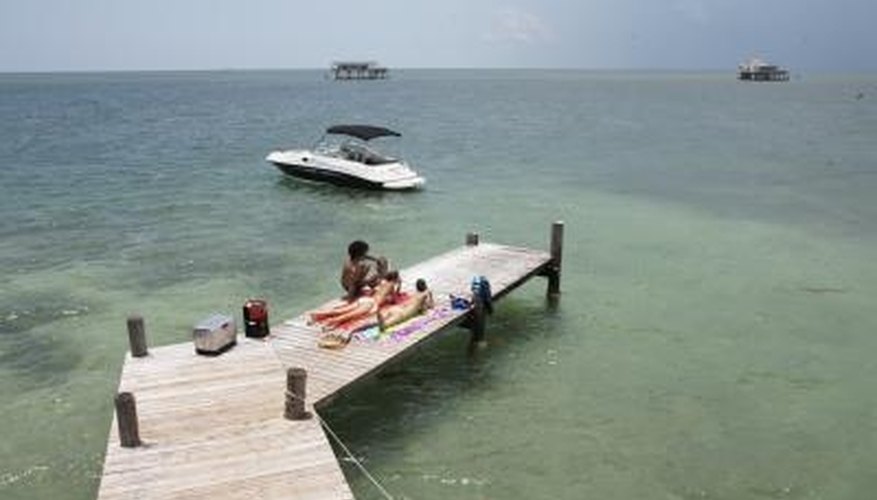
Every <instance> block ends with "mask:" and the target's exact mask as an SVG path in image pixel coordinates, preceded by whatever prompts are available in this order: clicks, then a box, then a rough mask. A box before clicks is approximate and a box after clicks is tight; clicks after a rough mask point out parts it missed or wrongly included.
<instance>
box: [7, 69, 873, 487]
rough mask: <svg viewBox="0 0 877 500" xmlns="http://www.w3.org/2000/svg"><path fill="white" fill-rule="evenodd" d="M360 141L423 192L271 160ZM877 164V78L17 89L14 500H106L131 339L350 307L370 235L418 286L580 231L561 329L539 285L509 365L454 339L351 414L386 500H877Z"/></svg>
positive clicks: (525, 295)
mask: <svg viewBox="0 0 877 500" xmlns="http://www.w3.org/2000/svg"><path fill="white" fill-rule="evenodd" d="M340 122H366V123H377V124H384V125H387V126H389V127H391V128H395V129H398V130H400V131H401V132H402V133H403V136H404V137H403V138H402V140H401V141H395V142H394V141H388V143H387V144H388V145H389V146H391V147H390V149H391V150H392V149H393V147H394V146H395V147H396V151H397V152H400V153H402V154H403V155H404V156H405V157H406V158H408V159H409V160H410V162H411V163H413V164H414V165H415V166H416V167H417V169H418V170H419V171H420V172H421V173H422V174H424V175H425V176H426V177H427V179H428V185H427V189H426V190H424V191H423V192H419V193H383V194H382V193H368V192H357V191H351V190H346V189H341V188H335V187H330V186H320V185H313V184H305V183H300V182H297V181H294V180H289V179H284V178H283V177H282V176H281V174H280V173H279V172H278V171H277V170H275V169H274V168H273V167H271V166H270V165H268V164H266V163H264V162H263V158H264V156H265V154H266V153H267V152H268V151H270V150H272V149H274V148H277V147H284V146H293V145H299V144H302V143H304V144H305V145H307V144H310V143H311V142H312V141H314V140H315V139H317V138H318V136H319V135H320V130H321V129H322V128H324V127H325V126H327V125H329V124H333V123H340ZM874 137H877V77H871V76H808V77H805V78H803V79H800V80H798V81H793V82H790V83H788V84H776V85H774V84H768V85H758V84H743V83H738V82H736V81H734V80H733V78H732V75H724V74H672V73H671V74H662V73H600V72H577V71H405V72H403V71H399V72H396V73H394V78H393V79H391V80H388V81H382V82H356V83H353V82H346V83H336V82H330V81H326V80H325V79H324V78H323V75H322V73H320V72H317V71H289V72H286V71H276V72H215V73H142V74H138V73H118V74H63V75H61V74H57V75H0V269H2V272H0V401H2V403H0V421H2V422H3V439H2V440H0V497H2V498H4V499H5V498H74V499H79V498H91V497H93V496H94V494H95V492H96V489H97V486H98V483H99V474H100V470H101V465H102V461H103V452H104V447H105V441H106V436H107V431H108V429H109V426H110V419H111V416H112V409H111V398H112V395H113V392H114V390H115V386H116V384H117V381H118V375H119V370H120V367H121V361H122V358H123V355H124V352H125V350H126V348H127V340H126V334H125V317H126V315H127V314H129V313H131V312H139V313H141V314H143V315H144V316H145V318H146V321H147V328H148V330H149V334H150V338H151V342H152V343H154V344H166V343H175V342H183V341H187V340H188V338H189V332H190V328H191V325H192V324H193V323H194V322H195V321H197V320H198V319H200V318H202V317H204V316H206V315H207V314H209V313H211V312H213V311H216V310H225V311H229V312H235V311H238V310H239V308H240V305H241V304H242V303H243V301H244V300H245V299H246V298H247V297H250V296H265V297H267V298H268V300H269V302H270V305H271V315H272V319H274V320H275V321H279V320H280V319H282V318H287V317H291V316H293V315H295V314H297V313H298V312H300V311H301V310H303V309H306V308H309V307H313V306H315V305H317V304H319V303H321V302H322V301H323V300H324V299H325V298H326V297H329V296H332V295H334V294H336V293H337V292H338V290H337V286H338V285H337V270H338V266H339V264H340V261H341V259H342V257H343V251H344V248H345V246H346V244H347V242H349V241H350V240H352V239H355V238H365V239H367V240H369V241H370V242H371V243H372V245H373V247H374V248H375V250H376V251H378V252H380V253H384V254H386V255H389V256H390V257H391V259H392V260H393V262H394V263H395V264H397V265H398V266H400V267H405V266H407V265H410V264H413V263H416V262H418V261H420V260H423V259H425V258H427V257H429V256H432V255H433V254H436V253H440V252H442V251H445V250H447V249H450V248H453V247H455V246H457V245H459V244H461V243H462V241H463V239H464V235H465V233H466V232H468V231H478V232H479V233H480V234H481V237H482V239H483V240H489V241H497V242H503V243H509V244H518V245H524V246H533V247H546V246H547V242H548V236H549V226H550V223H551V222H552V221H554V220H563V221H565V223H566V242H565V248H564V264H565V268H564V274H563V281H562V288H563V292H564V294H563V297H562V299H561V302H560V304H559V306H558V307H557V308H556V309H552V308H549V307H547V306H546V304H545V301H544V292H545V284H544V282H542V281H541V280H534V281H532V282H531V283H529V284H527V285H526V286H524V287H523V288H521V289H519V290H518V291H516V292H515V293H513V294H511V295H510V296H508V297H507V298H506V299H504V300H503V301H502V302H501V303H500V304H499V305H498V308H497V311H496V313H495V314H494V316H492V317H491V319H490V324H489V328H488V338H489V341H490V347H489V348H488V349H487V350H485V351H482V352H480V353H478V354H477V355H476V356H474V357H467V356H466V354H465V347H466V342H467V337H466V334H465V332H464V331H462V330H459V331H457V332H452V333H451V334H449V335H447V336H445V337H443V338H441V339H439V340H437V341H435V342H433V343H431V344H430V345H429V346H428V348H426V349H422V350H420V351H419V352H418V353H416V354H415V355H414V356H412V357H410V358H408V359H406V360H405V361H404V362H402V363H400V364H398V365H396V366H394V367H392V369H391V370H389V371H388V372H387V373H385V374H383V375H382V376H380V377H378V378H376V379H374V380H372V381H369V382H367V383H364V384H362V385H360V386H359V387H358V388H357V389H356V390H355V391H353V392H351V393H350V394H348V395H346V396H345V397H343V398H342V399H340V400H338V401H337V402H336V404H334V405H333V406H332V407H331V408H329V409H328V411H327V412H326V418H327V419H328V421H329V423H330V424H331V425H332V426H333V428H335V429H336V431H337V432H338V433H339V434H340V435H341V436H342V438H343V439H344V440H345V442H346V443H347V444H348V446H349V447H350V448H351V449H352V450H353V451H354V453H355V454H356V456H357V457H359V458H360V459H362V460H363V461H364V464H365V465H366V467H367V468H368V469H369V470H370V471H371V472H372V473H373V474H375V475H376V476H377V477H379V478H380V479H381V481H382V483H383V484H384V485H385V487H386V488H387V489H388V490H389V491H390V492H391V493H393V494H394V495H395V496H398V497H400V498H418V499H419V498H528V499H529V498H571V499H573V498H601V499H613V498H617V499H630V498H649V499H652V498H654V499H701V498H712V499H762V498H768V499H773V498H832V499H835V498H850V499H858V498H871V497H872V495H873V491H874V490H875V489H877V479H875V476H874V475H873V471H874V470H875V469H877V458H875V457H877V453H875V451H877V426H875V425H877V424H875V422H877V395H875V394H877V393H875V391H874V390H873V389H872V387H871V384H872V381H873V380H874V379H875V377H877V363H875V361H874V356H873V353H874V351H875V349H877V337H875V336H874V332H875V331H877V312H874V308H873V304H874V302H875V298H877V264H875V258H874V257H875V255H877V204H875V203H874V201H873V193H874V192H875V190H877V148H875V146H874V145H873V138H874ZM344 469H345V473H346V474H347V477H348V480H349V481H350V482H351V484H352V487H353V489H354V492H355V493H356V495H357V497H358V498H380V494H379V492H378V491H377V490H376V489H375V488H373V487H372V486H371V485H370V484H369V483H368V482H367V480H366V479H365V478H364V477H363V475H362V474H360V473H359V472H358V471H357V470H356V469H355V468H353V467H352V466H351V465H350V464H349V463H347V462H345V463H344Z"/></svg>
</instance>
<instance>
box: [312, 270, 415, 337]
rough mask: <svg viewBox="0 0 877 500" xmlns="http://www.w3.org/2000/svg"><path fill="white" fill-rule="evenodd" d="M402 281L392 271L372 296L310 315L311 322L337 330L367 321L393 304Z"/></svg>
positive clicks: (363, 296)
mask: <svg viewBox="0 0 877 500" xmlns="http://www.w3.org/2000/svg"><path fill="white" fill-rule="evenodd" d="M401 285H402V281H401V279H400V278H399V273H398V272H397V271H390V272H388V273H387V274H386V276H384V278H383V279H381V281H380V283H378V284H377V286H375V288H374V293H372V294H371V295H362V296H360V297H359V298H357V299H356V300H354V301H353V302H349V303H346V304H341V305H339V306H335V307H331V308H329V309H324V310H321V311H314V312H312V313H310V315H309V316H310V320H311V321H312V322H314V323H320V324H321V325H323V327H324V328H326V329H335V328H338V327H340V326H341V325H344V324H345V323H349V322H352V321H354V320H360V319H367V318H368V316H370V315H372V314H375V313H377V311H378V308H380V307H381V306H383V305H385V304H388V303H391V302H393V301H394V300H395V299H396V296H397V295H398V294H399V289H400V287H401Z"/></svg>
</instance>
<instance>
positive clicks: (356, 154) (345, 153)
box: [314, 138, 398, 165]
mask: <svg viewBox="0 0 877 500" xmlns="http://www.w3.org/2000/svg"><path fill="white" fill-rule="evenodd" d="M314 149H315V151H316V152H318V153H321V154H324V155H327V156H334V157H336V158H341V159H344V160H348V161H355V162H357V163H362V164H363V165H384V164H387V163H393V162H396V161H398V160H397V159H396V158H393V157H390V156H386V155H384V154H382V153H379V152H377V151H375V150H374V149H372V148H370V147H368V146H366V145H365V144H363V143H361V142H357V141H352V140H345V141H341V142H340V143H339V142H335V141H331V140H326V138H324V139H323V140H321V141H320V142H318V143H317V145H316V146H315V148H314Z"/></svg>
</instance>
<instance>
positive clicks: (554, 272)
mask: <svg viewBox="0 0 877 500" xmlns="http://www.w3.org/2000/svg"><path fill="white" fill-rule="evenodd" d="M550 251H551V263H550V264H549V265H548V270H547V274H548V296H549V297H556V296H558V295H560V270H561V265H562V261H563V221H557V222H555V223H554V224H552V225H551V250H550Z"/></svg>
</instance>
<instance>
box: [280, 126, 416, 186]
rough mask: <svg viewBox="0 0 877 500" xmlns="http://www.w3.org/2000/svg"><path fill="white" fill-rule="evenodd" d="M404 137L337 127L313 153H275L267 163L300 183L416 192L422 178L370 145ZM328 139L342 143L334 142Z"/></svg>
mask: <svg viewBox="0 0 877 500" xmlns="http://www.w3.org/2000/svg"><path fill="white" fill-rule="evenodd" d="M401 135H402V134H400V133H398V132H394V131H392V130H390V129H387V128H384V127H376V126H373V125H334V126H332V127H329V128H328V129H326V134H325V135H324V136H323V137H322V138H321V139H320V140H319V141H317V145H316V146H315V147H314V148H313V149H291V150H286V151H274V152H272V153H270V154H269V155H268V156H267V157H266V158H265V160H266V161H268V162H270V163H272V164H274V166H276V167H277V168H279V169H280V170H281V171H282V172H283V173H285V174H287V175H291V176H293V177H298V178H301V179H308V180H312V181H320V182H329V183H332V184H337V185H340V186H353V187H361V188H368V189H384V190H404V189H417V188H419V187H421V186H423V184H424V182H425V179H424V178H423V177H421V176H419V175H418V174H417V172H415V171H414V170H412V169H411V167H409V166H408V164H407V163H405V162H404V161H402V160H400V159H397V158H392V157H389V156H385V155H383V154H381V153H378V152H377V151H375V150H374V149H372V148H371V147H369V145H368V144H367V143H368V142H369V141H371V140H372V139H376V138H379V137H401ZM328 136H342V139H341V140H335V141H332V140H329V139H328Z"/></svg>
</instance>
